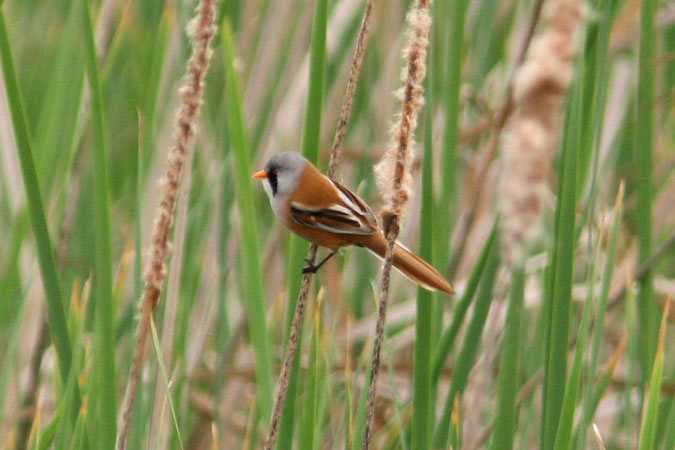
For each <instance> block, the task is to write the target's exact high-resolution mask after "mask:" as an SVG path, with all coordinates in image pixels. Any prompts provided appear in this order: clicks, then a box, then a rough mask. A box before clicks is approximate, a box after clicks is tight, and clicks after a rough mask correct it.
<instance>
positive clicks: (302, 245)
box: [284, 0, 328, 403]
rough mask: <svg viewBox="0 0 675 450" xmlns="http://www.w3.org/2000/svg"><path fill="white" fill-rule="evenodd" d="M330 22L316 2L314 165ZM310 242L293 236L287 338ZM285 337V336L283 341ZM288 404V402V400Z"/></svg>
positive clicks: (310, 146) (310, 145) (311, 111)
mask: <svg viewBox="0 0 675 450" xmlns="http://www.w3.org/2000/svg"><path fill="white" fill-rule="evenodd" d="M327 21H328V1H327V0H319V1H317V3H316V10H315V12H314V22H313V25H312V44H311V46H312V49H311V55H310V61H309V87H308V90H307V103H306V105H305V116H304V120H303V125H302V154H303V156H304V157H305V158H307V159H308V160H309V161H310V162H312V163H313V164H315V165H316V164H317V162H318V158H319V138H320V136H321V115H322V114H321V112H322V111H321V109H322V105H323V81H324V67H325V64H326V61H325V60H326V23H327ZM308 248H309V244H308V243H307V241H304V240H302V239H300V238H298V237H296V236H292V237H291V245H290V251H289V260H288V276H287V280H288V281H287V284H288V306H287V308H286V337H288V333H289V331H290V329H291V322H292V321H293V314H294V312H295V304H296V300H297V298H298V292H299V291H300V282H301V281H302V277H301V271H302V267H303V265H304V264H305V262H304V260H303V258H304V257H305V255H306V254H307V249H308ZM285 341H286V339H284V342H285ZM287 403H288V402H287Z"/></svg>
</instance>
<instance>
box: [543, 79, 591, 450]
mask: <svg viewBox="0 0 675 450" xmlns="http://www.w3.org/2000/svg"><path fill="white" fill-rule="evenodd" d="M580 103H581V86H580V83H578V82H576V83H575V84H574V87H573V90H572V94H571V104H570V106H569V108H568V118H567V124H566V127H565V136H564V139H563V151H562V155H561V162H560V172H559V173H560V179H559V181H558V183H559V186H558V205H557V207H556V224H555V230H556V234H555V244H554V245H555V248H554V251H553V253H552V258H553V259H552V263H553V264H552V272H551V274H550V277H551V278H550V282H551V286H550V289H548V290H547V296H546V298H545V299H544V301H545V302H546V303H547V305H546V306H545V307H546V308H547V311H548V316H547V318H546V320H547V323H548V338H547V339H546V342H547V347H546V350H545V354H546V356H545V360H544V403H543V410H544V411H543V414H542V424H543V427H542V428H543V431H542V440H541V445H542V448H543V449H545V450H549V449H552V448H553V445H554V443H555V436H556V429H557V427H558V422H559V420H560V411H561V409H562V402H563V398H564V396H565V385H566V382H567V346H568V342H569V319H570V303H571V300H572V274H573V272H574V247H575V239H574V232H575V222H576V166H577V156H578V151H577V149H578V148H579V145H578V144H579V138H580V135H579V126H580V123H579V122H580V114H579V105H580Z"/></svg>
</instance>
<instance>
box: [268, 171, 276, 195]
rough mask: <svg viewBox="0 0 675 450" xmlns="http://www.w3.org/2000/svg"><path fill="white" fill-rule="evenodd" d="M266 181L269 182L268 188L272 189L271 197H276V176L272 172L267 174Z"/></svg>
mask: <svg viewBox="0 0 675 450" xmlns="http://www.w3.org/2000/svg"><path fill="white" fill-rule="evenodd" d="M267 181H269V182H270V186H271V187H272V195H277V187H278V186H277V184H278V180H277V174H276V173H275V172H274V171H273V170H270V171H269V172H267Z"/></svg>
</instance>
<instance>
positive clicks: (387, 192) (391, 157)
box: [361, 0, 431, 450]
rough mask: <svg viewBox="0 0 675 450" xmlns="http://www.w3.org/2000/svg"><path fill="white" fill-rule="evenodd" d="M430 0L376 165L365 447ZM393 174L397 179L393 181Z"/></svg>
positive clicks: (420, 16)
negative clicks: (378, 259) (379, 253)
mask: <svg viewBox="0 0 675 450" xmlns="http://www.w3.org/2000/svg"><path fill="white" fill-rule="evenodd" d="M429 3H430V2H429V1H428V0H420V1H419V3H418V5H417V8H416V9H414V10H412V11H411V12H410V13H409V14H408V23H409V26H410V34H409V40H408V46H407V48H406V49H405V51H404V56H405V57H406V58H407V66H408V67H407V73H406V75H405V79H404V87H403V104H402V106H401V113H400V114H399V115H398V116H397V118H398V122H397V123H396V124H395V125H394V126H393V127H392V130H391V134H392V139H393V141H392V144H391V145H390V146H389V148H388V149H387V151H386V152H385V154H384V157H383V158H382V160H381V161H380V162H379V163H378V164H377V166H376V167H375V174H376V176H377V180H378V184H379V185H380V190H381V191H382V192H383V196H384V198H385V205H384V208H383V210H382V212H381V216H382V221H383V227H384V233H385V235H386V237H387V250H386V252H385V258H384V264H383V266H382V279H381V282H380V300H379V305H378V317H377V325H376V329H375V342H374V344H373V356H372V367H371V371H370V383H369V386H368V403H367V406H366V423H365V431H364V435H363V442H362V445H361V448H363V449H364V450H366V449H368V448H369V447H370V441H371V438H372V423H373V416H374V414H375V395H376V393H377V376H378V373H379V368H380V350H381V348H382V339H383V337H384V323H385V319H386V310H387V299H388V297H389V282H390V279H391V267H392V263H393V258H394V244H395V243H396V238H397V237H398V234H399V231H400V223H401V219H402V217H403V214H404V212H405V206H406V204H407V202H408V198H409V196H410V185H411V183H412V177H411V176H410V162H411V161H412V159H413V149H412V143H413V135H414V131H415V125H416V123H417V112H418V111H419V109H420V107H421V106H422V102H423V99H422V94H423V93H424V88H423V87H422V81H423V79H424V75H425V73H426V55H427V45H428V43H429V40H428V37H429V29H430V28H431V18H430V17H429V12H428V8H429ZM392 175H393V183H392V182H391V181H390V180H391V179H392V178H391V177H392Z"/></svg>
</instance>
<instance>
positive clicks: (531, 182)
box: [498, 0, 584, 263]
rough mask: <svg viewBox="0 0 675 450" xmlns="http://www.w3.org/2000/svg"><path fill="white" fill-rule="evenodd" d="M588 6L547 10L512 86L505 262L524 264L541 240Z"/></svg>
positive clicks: (505, 152) (504, 185)
mask: <svg viewBox="0 0 675 450" xmlns="http://www.w3.org/2000/svg"><path fill="white" fill-rule="evenodd" d="M583 17H584V6H583V4H582V3H581V1H579V0H561V1H557V2H555V3H553V4H552V5H551V8H550V10H549V18H548V23H547V25H546V28H545V29H544V31H543V32H542V33H541V34H540V35H539V36H538V37H537V38H535V40H534V41H533V42H532V45H531V47H530V50H529V52H528V55H527V58H526V60H525V62H524V63H523V66H522V67H521V68H520V69H519V70H518V73H517V74H516V77H515V81H514V108H515V110H514V114H513V115H512V117H511V119H510V120H509V122H508V123H507V125H506V129H505V130H504V133H503V134H502V136H501V149H502V155H501V156H502V158H501V159H502V171H501V176H500V189H499V197H498V206H499V209H500V211H501V214H502V218H501V226H502V232H503V234H504V239H503V240H502V242H503V245H504V250H505V256H506V260H507V261H509V262H511V263H516V262H522V261H523V259H524V258H525V256H526V252H527V246H528V245H529V244H530V243H531V242H532V241H533V239H534V238H535V237H536V235H537V231H538V224H539V216H540V211H541V204H542V201H543V195H544V193H545V192H546V178H547V175H548V173H549V171H550V160H551V157H552V156H553V153H554V152H555V150H556V148H557V146H558V139H559V135H560V128H561V123H562V120H561V117H560V110H561V108H562V104H563V102H564V100H565V95H566V93H567V90H568V88H569V85H570V83H571V81H572V77H573V74H574V60H575V56H576V52H577V48H578V46H579V39H580V38H579V34H580V25H581V23H582V20H583Z"/></svg>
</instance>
